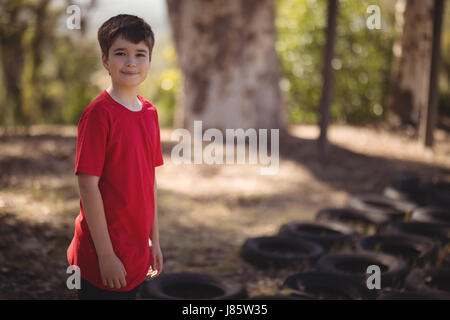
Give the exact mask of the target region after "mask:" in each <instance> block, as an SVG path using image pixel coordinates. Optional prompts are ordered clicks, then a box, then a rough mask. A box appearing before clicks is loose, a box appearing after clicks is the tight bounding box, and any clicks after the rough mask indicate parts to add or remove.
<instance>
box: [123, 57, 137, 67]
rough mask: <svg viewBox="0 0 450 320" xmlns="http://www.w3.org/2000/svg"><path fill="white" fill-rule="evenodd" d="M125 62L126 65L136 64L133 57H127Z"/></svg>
mask: <svg viewBox="0 0 450 320" xmlns="http://www.w3.org/2000/svg"><path fill="white" fill-rule="evenodd" d="M125 64H126V65H127V67H130V66H136V61H134V58H133V57H129V58H128V59H127V61H126V62H125Z"/></svg>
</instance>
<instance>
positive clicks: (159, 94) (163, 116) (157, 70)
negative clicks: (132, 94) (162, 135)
mask: <svg viewBox="0 0 450 320" xmlns="http://www.w3.org/2000/svg"><path fill="white" fill-rule="evenodd" d="M156 44H157V45H156V46H155V50H154V53H153V57H152V67H151V69H150V72H149V75H148V77H147V79H146V81H144V83H143V84H142V85H141V89H140V92H141V94H142V95H143V96H145V97H147V98H149V99H150V101H151V102H152V103H153V104H154V105H155V106H156V108H157V110H158V117H159V123H160V126H161V127H171V126H173V125H174V115H175V106H176V105H177V98H178V96H179V94H180V90H181V87H180V85H181V72H180V70H179V68H178V67H177V63H176V53H175V48H174V47H173V44H172V42H171V40H170V37H168V36H165V37H164V36H163V37H162V38H161V39H159V41H157V42H156Z"/></svg>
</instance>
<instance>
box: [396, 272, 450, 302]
mask: <svg viewBox="0 0 450 320" xmlns="http://www.w3.org/2000/svg"><path fill="white" fill-rule="evenodd" d="M405 285H406V288H407V289H409V290H414V291H417V292H420V293H427V294H428V293H430V294H438V295H445V296H447V295H450V269H448V268H428V269H415V270H413V271H412V272H411V273H410V274H409V275H408V277H407V278H406V282H405Z"/></svg>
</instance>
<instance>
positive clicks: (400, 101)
mask: <svg viewBox="0 0 450 320" xmlns="http://www.w3.org/2000/svg"><path fill="white" fill-rule="evenodd" d="M396 29H397V39H396V41H395V43H394V47H393V52H394V59H393V64H392V75H391V93H390V95H389V98H388V101H387V107H388V109H389V116H388V120H389V122H390V123H391V124H393V125H395V126H397V125H405V124H412V125H414V126H417V125H418V123H419V119H420V112H421V110H422V109H423V106H424V105H426V104H427V103H428V92H429V79H430V77H429V76H430V68H431V46H432V33H433V0H408V1H407V0H398V1H397V4H396Z"/></svg>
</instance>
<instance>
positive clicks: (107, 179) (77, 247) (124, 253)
mask: <svg viewBox="0 0 450 320" xmlns="http://www.w3.org/2000/svg"><path fill="white" fill-rule="evenodd" d="M98 41H99V44H100V47H101V50H102V62H103V65H104V67H105V68H106V70H107V71H108V72H109V74H110V76H111V86H110V87H109V88H107V89H106V90H104V91H103V92H102V93H101V94H100V95H99V96H98V97H97V98H96V99H95V100H93V101H92V102H91V103H90V104H89V105H88V106H87V108H86V109H85V110H84V111H83V113H82V115H81V117H80V121H79V123H78V139H77V152H76V164H75V174H76V175H78V185H79V190H80V196H81V199H80V214H79V215H78V217H77V218H76V220H75V234H74V237H73V240H72V243H71V244H70V246H69V248H68V250H67V258H68V262H69V264H70V265H76V266H78V267H79V270H80V274H81V289H79V290H78V298H79V299H104V298H106V299H108V298H109V299H111V298H112V299H135V298H136V293H137V290H138V287H139V285H140V284H142V282H143V281H144V280H145V277H146V276H148V275H150V276H151V277H152V278H154V277H156V276H158V275H159V274H160V273H161V271H162V267H163V259H162V253H161V248H160V245H159V233H158V214H157V210H156V207H157V205H156V178H155V167H157V166H160V165H162V164H163V158H162V152H161V143H160V133H159V124H158V115H157V112H156V109H155V107H154V106H153V105H152V104H151V103H150V102H149V101H148V100H146V99H144V98H143V97H141V96H139V95H138V94H137V92H138V89H139V85H140V84H141V83H142V82H143V81H144V80H145V78H146V76H147V73H148V70H149V68H150V62H151V53H152V49H153V45H154V35H153V32H152V30H151V27H150V26H149V25H148V24H147V23H146V22H145V21H144V20H143V19H141V18H138V17H136V16H132V15H124V14H121V15H118V16H115V17H112V18H110V19H109V20H108V21H106V22H105V23H104V24H103V25H102V26H101V27H100V29H99V30H98ZM149 240H150V241H151V247H150V244H149ZM152 264H153V266H154V269H155V270H153V268H152V267H151V265H152Z"/></svg>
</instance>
